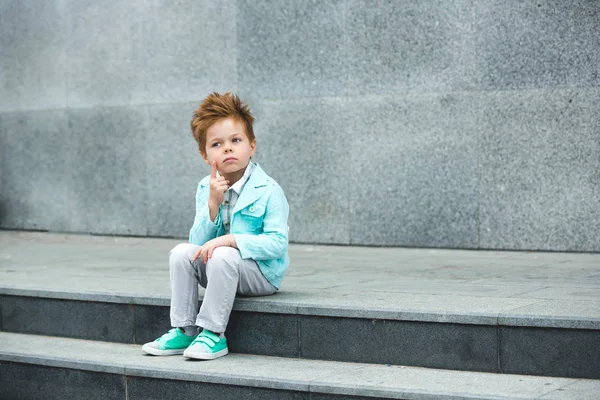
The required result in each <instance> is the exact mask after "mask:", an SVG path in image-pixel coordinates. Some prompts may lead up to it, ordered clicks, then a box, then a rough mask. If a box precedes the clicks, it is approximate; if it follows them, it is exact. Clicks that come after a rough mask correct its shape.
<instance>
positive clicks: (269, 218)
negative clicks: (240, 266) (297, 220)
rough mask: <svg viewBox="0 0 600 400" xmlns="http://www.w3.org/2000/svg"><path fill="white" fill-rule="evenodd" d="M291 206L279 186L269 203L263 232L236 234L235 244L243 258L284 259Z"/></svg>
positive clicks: (275, 188)
mask: <svg viewBox="0 0 600 400" xmlns="http://www.w3.org/2000/svg"><path fill="white" fill-rule="evenodd" d="M288 216H289V206H288V202H287V200H286V198H285V194H284V193H283V190H282V189H281V187H279V186H278V185H275V186H274V187H273V191H272V192H271V195H270V196H269V200H268V201H267V205H266V209H265V216H264V219H263V231H262V232H261V233H260V234H258V235H253V234H245V233H236V234H234V235H233V236H234V238H235V243H236V245H237V247H238V249H239V250H240V253H241V255H242V258H251V259H253V260H275V259H278V258H283V257H284V256H285V254H286V253H287V249H288Z"/></svg>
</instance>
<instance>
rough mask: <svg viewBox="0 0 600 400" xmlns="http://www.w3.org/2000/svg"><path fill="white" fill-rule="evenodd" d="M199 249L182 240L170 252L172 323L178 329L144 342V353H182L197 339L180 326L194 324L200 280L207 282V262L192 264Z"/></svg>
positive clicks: (158, 354) (166, 354) (164, 354)
mask: <svg viewBox="0 0 600 400" xmlns="http://www.w3.org/2000/svg"><path fill="white" fill-rule="evenodd" d="M198 248H199V247H198V246H194V245H191V244H189V243H182V244H179V245H177V246H176V247H175V248H174V249H173V250H171V252H170V253H169V268H170V276H171V325H172V326H174V327H175V328H173V329H171V330H169V332H167V333H165V334H164V335H162V336H161V337H160V338H158V339H156V340H155V341H153V342H148V343H146V344H144V345H143V346H142V351H143V352H144V353H147V354H153V355H157V356H168V355H174V354H183V352H184V351H185V349H186V348H188V347H189V345H190V344H191V343H192V341H193V340H194V338H195V335H193V336H192V335H190V336H188V335H187V334H185V333H184V332H183V330H181V329H179V328H180V327H192V326H193V325H194V320H195V319H196V314H197V313H198V281H201V282H202V281H204V282H206V276H205V275H206V274H205V273H204V264H202V262H200V263H192V257H193V256H194V253H195V252H196V250H197V249H198Z"/></svg>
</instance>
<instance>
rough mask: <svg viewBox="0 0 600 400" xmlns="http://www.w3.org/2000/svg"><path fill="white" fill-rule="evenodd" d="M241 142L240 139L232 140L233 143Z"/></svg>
mask: <svg viewBox="0 0 600 400" xmlns="http://www.w3.org/2000/svg"><path fill="white" fill-rule="evenodd" d="M241 141H242V139H240V138H235V139H233V143H236V142H241Z"/></svg>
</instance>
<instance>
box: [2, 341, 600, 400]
mask: <svg viewBox="0 0 600 400" xmlns="http://www.w3.org/2000/svg"><path fill="white" fill-rule="evenodd" d="M10 335H18V336H23V337H27V336H29V335H26V334H10ZM0 336H2V333H0ZM46 338H53V337H50V336H47V337H46ZM53 339H55V338H53ZM56 339H58V340H60V341H63V342H76V343H81V342H88V343H92V342H95V341H88V340H81V339H65V338H56ZM117 346H119V347H124V348H125V347H129V348H131V347H135V348H138V350H139V351H140V353H141V346H137V345H123V344H117ZM244 356H245V357H259V358H273V359H282V357H270V356H258V355H250V356H249V355H244ZM148 357H149V356H148ZM0 361H5V362H14V363H22V364H30V365H41V366H47V367H56V368H65V369H75V370H84V371H90V372H99V373H109V374H119V375H125V376H135V377H143V378H151V379H165V380H181V381H190V382H202V383H210V384H224V385H232V386H251V387H255V388H264V389H277V390H290V391H301V392H309V393H320V394H338V395H352V396H364V397H382V396H384V397H385V398H396V399H400V398H402V399H407V400H417V399H424V398H431V399H435V398H438V397H442V398H443V399H448V400H453V399H456V400H458V399H490V400H491V399H500V398H502V399H513V398H514V399H517V398H520V399H522V398H523V397H498V396H490V395H485V394H481V395H478V394H474V393H464V392H450V391H446V392H439V391H432V390H426V389H406V388H390V387H381V386H376V385H377V383H364V384H359V385H358V386H352V387H350V386H345V385H343V384H340V383H335V382H324V381H316V380H306V381H300V380H292V379H285V378H277V380H273V378H271V377H267V376H264V377H259V378H257V377H256V376H253V377H250V376H243V375H231V374H215V373H214V371H213V372H211V373H203V372H202V371H197V372H193V373H191V372H182V371H177V370H175V369H169V368H160V369H152V368H150V367H141V366H135V365H131V364H127V363H119V362H113V363H110V362H98V361H86V360H74V359H71V358H69V357H52V356H43V355H40V354H22V353H17V352H10V351H7V350H5V349H1V348H0ZM309 362H311V361H309ZM312 362H315V363H324V362H326V363H331V364H345V365H350V366H354V367H356V368H367V367H369V366H375V367H380V366H379V365H375V364H373V365H372V364H360V363H346V362H345V363H339V362H334V361H320V360H313V361H312ZM402 368H407V369H409V370H413V371H419V370H421V371H426V370H436V369H431V368H422V367H408V366H407V367H402ZM437 371H440V372H442V373H448V374H464V375H472V376H474V375H478V376H488V377H490V379H492V377H497V376H503V377H507V376H508V377H511V376H512V377H513V378H514V379H517V380H521V379H544V380H547V381H552V382H558V383H557V384H558V386H557V387H556V388H554V389H552V390H550V391H549V392H547V393H544V394H541V395H540V396H545V395H547V394H548V393H550V392H552V391H555V390H559V389H561V388H565V387H567V386H569V385H572V384H575V383H577V382H580V381H586V380H585V379H579V378H563V377H542V376H539V377H538V376H528V375H507V374H493V373H485V372H467V371H450V370H437ZM334 375H335V374H332V375H330V376H331V377H333V376H334ZM322 379H324V380H326V379H327V376H326V377H323V378H322ZM587 381H595V380H587ZM597 382H598V384H599V387H600V380H597ZM536 398H539V397H536Z"/></svg>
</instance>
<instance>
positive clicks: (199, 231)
mask: <svg viewBox="0 0 600 400" xmlns="http://www.w3.org/2000/svg"><path fill="white" fill-rule="evenodd" d="M206 190H207V187H206V186H203V185H202V183H200V184H199V185H198V191H197V192H196V217H195V218H194V224H193V225H192V229H190V243H191V244H195V245H197V246H201V245H203V244H204V243H206V242H208V241H209V240H211V239H213V238H215V237H216V236H217V231H218V229H219V226H220V225H221V215H220V214H219V213H217V217H216V219H211V218H210V210H209V207H208V204H207V199H206ZM213 221H214V222H213Z"/></svg>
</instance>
